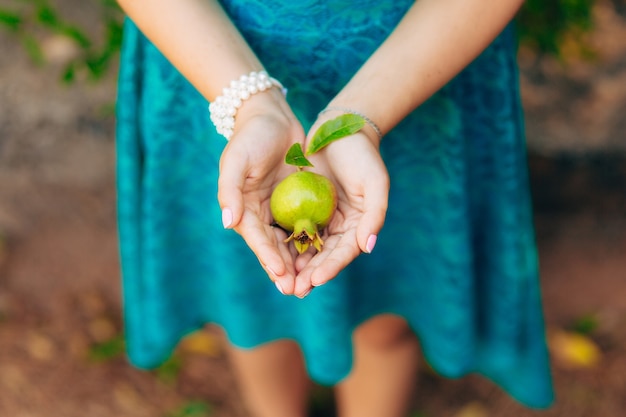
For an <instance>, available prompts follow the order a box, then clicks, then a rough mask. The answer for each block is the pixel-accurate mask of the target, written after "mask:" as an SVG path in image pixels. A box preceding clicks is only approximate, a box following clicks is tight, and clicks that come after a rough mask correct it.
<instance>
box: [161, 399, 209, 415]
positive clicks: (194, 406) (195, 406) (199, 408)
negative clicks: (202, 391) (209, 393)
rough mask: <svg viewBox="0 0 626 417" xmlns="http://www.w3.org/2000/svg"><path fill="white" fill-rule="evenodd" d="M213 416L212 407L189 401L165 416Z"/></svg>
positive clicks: (204, 403)
mask: <svg viewBox="0 0 626 417" xmlns="http://www.w3.org/2000/svg"><path fill="white" fill-rule="evenodd" d="M212 414H213V407H211V405H210V404H207V403H206V402H204V401H189V402H187V403H186V404H182V405H181V406H180V407H178V408H177V409H175V410H173V411H170V412H168V413H167V414H165V416H166V417H209V416H211V415H212Z"/></svg>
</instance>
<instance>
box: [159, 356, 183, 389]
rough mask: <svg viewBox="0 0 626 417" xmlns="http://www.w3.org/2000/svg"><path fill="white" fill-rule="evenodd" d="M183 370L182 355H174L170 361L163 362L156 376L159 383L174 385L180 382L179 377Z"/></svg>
mask: <svg viewBox="0 0 626 417" xmlns="http://www.w3.org/2000/svg"><path fill="white" fill-rule="evenodd" d="M182 369H183V360H182V358H181V357H180V355H178V354H176V353H174V354H172V356H170V357H169V359H168V360H166V361H165V362H163V363H162V364H161V365H160V366H159V367H158V368H156V369H155V371H154V372H155V375H156V377H157V378H158V379H159V381H161V382H163V383H165V384H169V385H173V384H175V383H176V381H178V376H179V375H180V372H181V370H182Z"/></svg>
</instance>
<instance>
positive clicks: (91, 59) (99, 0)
mask: <svg viewBox="0 0 626 417" xmlns="http://www.w3.org/2000/svg"><path fill="white" fill-rule="evenodd" d="M7 1H8V6H7V5H2V6H0V27H3V28H5V29H6V30H7V31H9V32H10V33H12V34H13V35H15V38H16V39H17V40H18V41H19V42H20V43H21V44H22V46H23V48H24V50H25V51H26V52H27V53H28V55H29V56H30V57H31V59H32V60H33V62H35V63H37V64H39V65H43V64H45V59H44V54H43V52H42V48H41V42H40V39H41V34H42V33H46V32H47V33H52V34H55V35H60V36H63V37H65V38H67V39H69V40H71V41H72V42H73V43H74V44H75V45H76V46H77V47H78V48H79V50H80V54H79V56H78V57H76V58H74V59H72V60H71V61H70V62H68V63H67V65H66V66H65V68H64V70H63V72H62V75H61V78H62V80H63V81H65V82H67V83H71V82H73V81H75V80H76V77H77V74H78V73H79V72H81V71H85V72H86V73H87V74H88V75H89V77H90V78H91V79H96V80H97V79H99V78H101V77H102V76H104V75H105V74H106V73H107V71H108V70H109V69H110V67H111V63H112V61H113V59H114V58H115V56H116V55H117V53H118V52H119V49H120V46H121V41H122V23H123V13H122V11H121V10H120V9H119V6H118V5H117V3H116V1H115V0H88V1H90V2H92V3H94V6H95V7H97V8H98V11H99V14H100V15H99V18H100V23H101V28H102V31H103V33H101V34H100V36H97V38H98V39H100V38H101V39H100V40H101V41H100V42H96V41H95V38H96V37H94V36H93V35H91V34H89V33H88V32H87V31H86V30H84V29H83V28H82V27H81V26H80V25H79V24H77V23H76V22H71V21H69V20H68V19H67V18H66V17H65V16H63V15H62V13H61V12H60V11H59V9H58V7H55V6H54V5H53V4H52V1H53V0H7ZM594 4H595V1H594V0H526V1H525V2H524V5H523V6H522V9H521V10H520V12H519V13H518V15H517V23H518V25H517V26H518V31H519V37H520V42H521V44H523V45H525V46H527V47H529V48H530V49H532V50H534V51H536V52H537V53H538V55H539V56H541V55H552V56H556V57H559V58H561V57H562V55H563V44H564V43H565V42H570V43H572V42H573V43H574V44H575V45H577V48H578V49H579V51H580V52H582V53H583V54H587V55H590V54H592V51H591V50H590V48H589V47H588V46H587V45H586V44H585V42H584V39H583V37H584V35H585V34H586V33H588V32H589V31H590V30H591V29H592V28H593V23H594V22H593V13H592V10H593V6H594Z"/></svg>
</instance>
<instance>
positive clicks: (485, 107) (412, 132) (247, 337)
mask: <svg viewBox="0 0 626 417" xmlns="http://www.w3.org/2000/svg"><path fill="white" fill-rule="evenodd" d="M223 3H224V7H225V9H226V11H227V12H228V14H229V15H230V16H231V18H232V20H233V21H234V22H235V24H236V25H237V26H238V27H239V28H240V30H241V32H242V33H243V35H244V36H245V37H246V39H247V40H248V42H249V44H250V45H251V47H252V48H253V49H254V50H255V51H256V53H257V54H258V56H259V57H260V59H261V60H262V62H263V63H264V65H265V67H266V68H267V70H268V72H269V73H270V74H271V75H272V76H273V77H275V78H277V79H279V80H280V81H281V82H282V83H283V84H284V85H285V87H287V88H288V90H289V93H288V95H287V99H288V101H289V103H290V104H291V106H292V107H293V109H294V111H295V113H296V115H297V116H298V117H299V118H300V120H301V121H302V123H303V125H304V126H305V127H308V126H310V125H311V123H312V122H313V121H314V119H315V117H316V114H317V113H318V112H319V111H320V110H322V109H323V108H324V106H325V105H326V104H327V103H328V101H329V100H330V99H331V98H332V97H333V96H334V95H335V94H336V93H337V92H338V91H339V90H340V89H341V88H342V86H344V85H345V84H346V83H347V82H348V80H349V79H350V78H351V76H352V75H353V74H354V73H355V72H356V71H357V70H358V69H359V67H360V66H361V65H362V64H363V62H364V61H365V60H366V59H367V57H368V56H369V55H370V54H371V53H372V52H373V51H374V50H375V49H376V48H377V47H378V46H379V45H380V43H381V42H382V41H383V40H384V39H385V37H386V36H387V35H388V34H389V33H390V31H391V30H392V29H393V28H394V27H395V26H396V24H397V23H398V22H399V21H400V19H401V18H402V16H403V15H404V14H405V12H406V11H407V9H408V8H409V7H410V6H411V4H412V3H413V1H409V0H394V1H391V0H389V1H380V0H368V1H362V0H361V1H358V2H357V1H351V0H329V1H318V0H299V1H293V0H271V1H268V0H254V1H251V0H229V1H224V2H223ZM442 30H445V29H444V28H442ZM407 53H411V52H410V51H407ZM515 54H516V45H515V36H514V33H513V31H512V29H511V28H507V29H506V30H505V31H504V32H503V33H502V34H501V35H500V36H499V37H498V38H497V39H496V40H495V42H493V44H492V45H491V46H489V48H488V49H487V50H486V51H485V52H484V53H483V54H482V55H481V56H480V57H478V58H477V59H476V60H475V62H473V63H472V64H471V65H470V66H469V67H468V68H467V69H465V70H464V71H463V72H462V73H461V74H460V75H459V76H457V77H456V78H455V79H454V80H453V81H451V82H450V83H449V84H448V85H447V86H445V87H444V88H443V89H442V90H441V91H440V92H438V93H437V94H436V95H435V96H433V97H432V98H431V99H429V100H428V101H427V102H426V103H424V104H423V105H422V106H420V107H419V108H418V109H417V110H415V111H414V112H413V113H412V114H411V115H409V116H408V117H407V118H406V119H405V120H404V121H402V122H401V123H400V124H399V125H398V126H397V127H396V128H395V129H394V130H393V131H391V132H390V133H389V134H388V135H386V137H385V138H384V140H383V142H382V146H381V152H382V155H383V158H384V160H385V162H386V164H387V167H388V170H389V174H390V177H391V191H390V197H389V211H388V213H387V218H386V223H385V226H384V228H383V230H382V231H381V232H380V234H379V238H378V243H377V246H376V250H375V251H374V252H373V253H372V254H371V255H362V256H360V257H359V258H358V259H357V260H355V261H354V262H353V263H352V264H351V265H350V266H349V267H348V268H346V270H345V271H344V272H342V273H341V274H340V275H339V276H338V277H337V278H336V279H334V280H333V281H331V282H329V283H328V284H326V285H324V286H322V287H319V288H317V289H316V290H315V291H313V292H312V293H311V294H310V295H309V296H308V297H306V298H305V299H303V300H300V299H298V298H296V297H289V296H283V295H281V294H280V293H279V292H278V291H277V290H276V288H275V286H274V285H273V284H272V283H271V281H270V280H269V279H268V278H267V276H266V275H265V273H264V271H263V270H262V269H261V267H260V265H259V263H258V261H257V259H256V258H255V257H254V255H253V254H252V252H251V251H250V249H249V248H248V247H247V246H246V245H245V243H244V242H243V240H242V239H241V238H240V236H239V235H237V234H236V233H235V232H233V231H231V230H224V229H223V227H222V224H221V215H220V208H219V206H218V202H217V199H216V193H217V175H218V162H219V157H220V153H221V152H222V150H223V148H224V145H225V143H226V142H225V140H224V138H223V137H221V136H219V135H218V134H217V133H216V132H215V129H214V127H213V125H212V124H211V122H210V120H209V114H208V111H207V104H208V103H207V101H206V100H205V99H204V98H203V97H202V96H201V95H200V94H199V93H198V92H197V91H196V90H195V89H194V88H193V87H192V86H191V85H190V84H189V82H188V81H187V80H185V78H183V77H182V76H181V75H180V74H179V73H178V72H177V71H176V69H174V68H173V67H172V65H171V64H170V63H169V62H168V60H167V59H166V58H165V57H164V56H163V55H162V54H161V53H160V52H159V51H158V50H157V48H156V47H155V46H154V45H152V44H151V43H150V42H149V41H148V40H147V39H146V38H145V37H144V36H143V35H142V34H141V33H140V31H139V30H138V29H137V28H136V27H135V26H134V24H133V23H132V22H130V21H127V24H126V27H125V38H124V45H123V51H122V56H121V70H120V77H119V92H118V93H119V96H118V131H117V155H118V162H117V163H118V166H117V169H118V179H117V180H118V196H119V203H118V204H119V210H118V212H119V235H120V243H121V260H122V275H123V295H124V314H125V326H126V337H127V343H128V354H129V357H130V360H131V361H132V363H133V364H135V365H136V366H138V367H142V368H151V367H155V366H157V365H159V364H160V363H161V362H163V361H164V360H165V359H166V358H167V357H168V355H170V354H171V352H172V350H173V349H174V348H175V346H176V344H177V342H178V341H179V340H180V338H181V337H183V336H184V335H186V334H188V333H189V332H192V331H194V330H196V329H198V328H200V327H202V326H203V325H205V324H206V323H217V324H219V325H220V326H222V327H223V328H224V329H225V331H226V333H227V335H228V338H229V340H230V341H231V342H232V343H234V344H235V345H237V346H240V347H243V348H252V347H255V346H258V345H260V344H263V343H266V342H270V341H273V340H277V339H285V338H287V339H292V340H295V341H297V342H298V343H299V344H300V346H301V348H302V351H303V354H304V357H305V359H306V365H307V369H308V371H309V373H310V375H311V377H312V378H313V379H314V380H315V381H317V382H319V383H321V384H335V383H337V382H338V381H340V380H341V379H342V378H344V377H345V376H346V375H347V374H348V373H349V372H350V369H351V366H352V345H351V333H352V331H353V330H354V328H355V327H356V326H358V325H359V324H360V323H362V322H363V321H364V320H367V319H368V318H370V317H372V316H374V315H376V314H380V313H393V314H397V315H399V316H402V317H404V318H406V320H407V321H408V323H409V324H410V326H411V328H412V329H413V330H414V331H415V333H416V334H417V335H418V336H419V338H420V343H421V346H422V349H423V352H424V355H425V357H426V359H427V361H428V362H429V364H430V365H431V366H432V367H433V368H434V369H435V370H436V371H438V372H439V373H441V374H442V375H445V376H449V377H459V376H462V375H465V374H468V373H479V374H482V375H484V376H486V377H487V378H489V379H491V380H493V381H494V382H495V383H497V384H498V385H500V386H501V387H502V388H503V389H504V390H506V391H507V392H508V393H510V394H511V395H512V396H513V397H514V398H516V399H517V400H519V401H520V402H522V403H524V404H526V405H528V406H531V407H545V406H547V405H549V404H550V402H551V400H552V385H551V378H550V370H549V362H548V355H547V350H546V343H545V337H544V322H543V315H542V307H541V298H540V288H539V280H538V271H537V269H538V268H537V254H536V247H535V243H534V235H533V220H532V211H531V204H530V198H529V185H528V178H527V166H526V155H525V144H524V131H523V119H522V109H521V106H520V98H519V90H518V73H517V68H516V56H515ZM217 65H219V63H217ZM356 107H358V106H356Z"/></svg>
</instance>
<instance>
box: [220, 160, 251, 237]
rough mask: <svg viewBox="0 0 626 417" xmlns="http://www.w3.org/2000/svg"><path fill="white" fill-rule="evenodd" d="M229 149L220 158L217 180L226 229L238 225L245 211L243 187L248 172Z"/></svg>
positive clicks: (223, 222)
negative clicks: (231, 155) (232, 156)
mask: <svg viewBox="0 0 626 417" xmlns="http://www.w3.org/2000/svg"><path fill="white" fill-rule="evenodd" d="M229 155H230V154H229V153H228V149H227V150H225V151H224V153H223V154H222V159H221V160H220V175H219V178H218V181H217V199H218V201H219V204H220V207H221V208H222V224H223V225H224V228H225V229H233V228H235V227H237V225H238V224H239V222H240V221H241V218H242V216H243V211H244V203H243V188H244V184H245V180H246V173H245V171H244V170H242V167H241V162H240V161H242V160H245V159H244V158H242V159H241V160H234V158H230V157H229Z"/></svg>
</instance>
